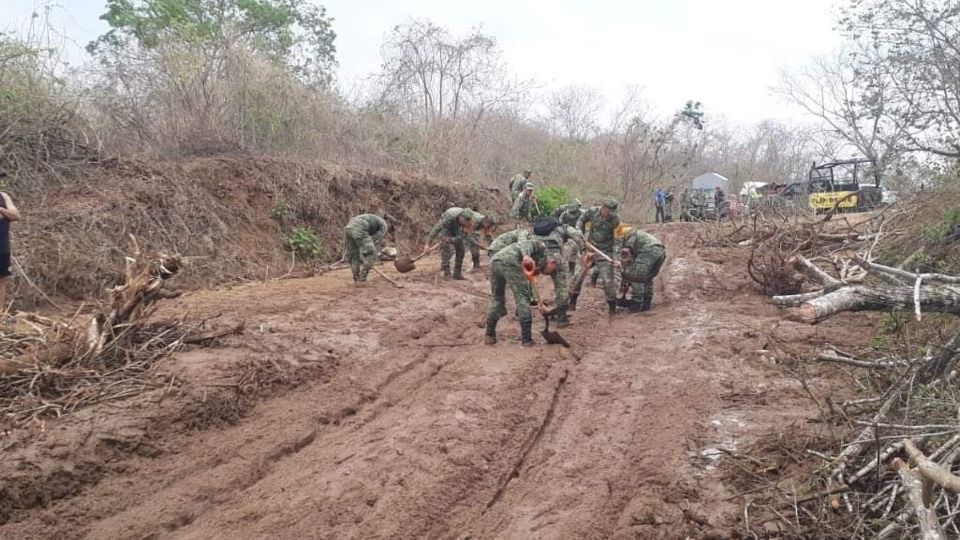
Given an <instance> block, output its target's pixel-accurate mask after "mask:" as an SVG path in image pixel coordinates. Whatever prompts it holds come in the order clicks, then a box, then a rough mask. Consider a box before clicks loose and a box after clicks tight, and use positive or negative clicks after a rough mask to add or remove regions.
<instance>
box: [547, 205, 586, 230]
mask: <svg viewBox="0 0 960 540" xmlns="http://www.w3.org/2000/svg"><path fill="white" fill-rule="evenodd" d="M554 214H555V216H556V218H557V219H559V220H560V223H563V224H564V225H569V226H571V227H576V226H577V220H578V219H580V216H582V215H583V209H581V208H580V207H579V206H577V205H576V204H565V205H563V206H561V207H559V208H557V211H556V212H554Z"/></svg>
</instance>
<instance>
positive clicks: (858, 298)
mask: <svg viewBox="0 0 960 540" xmlns="http://www.w3.org/2000/svg"><path fill="white" fill-rule="evenodd" d="M810 295H811V293H805V294H802V295H786V296H775V297H773V301H774V303H775V304H777V305H781V306H790V305H797V303H798V301H799V302H800V303H799V307H798V308H797V309H796V310H795V313H794V318H796V319H797V320H799V321H802V322H806V323H811V324H812V323H817V322H820V321H822V320H824V319H827V318H828V317H830V316H832V315H835V314H837V313H840V312H841V311H866V310H874V311H875V310H881V309H889V308H901V309H906V308H907V307H908V306H911V305H913V304H914V301H915V300H916V299H917V298H919V304H920V309H921V310H922V311H924V312H927V313H957V314H960V287H957V286H952V285H944V284H938V283H930V284H924V285H922V286H921V287H920V293H919V295H917V294H916V291H915V288H914V287H911V286H903V287H892V286H891V287H884V286H870V285H851V286H849V287H843V288H840V289H837V290H834V291H831V292H828V293H825V294H823V295H820V296H817V297H815V298H810Z"/></svg>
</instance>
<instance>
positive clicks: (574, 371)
mask: <svg viewBox="0 0 960 540" xmlns="http://www.w3.org/2000/svg"><path fill="white" fill-rule="evenodd" d="M693 227H695V225H692V224H671V225H667V226H665V227H660V228H657V229H655V230H656V233H657V234H658V235H660V236H661V237H662V238H663V239H664V241H665V244H666V246H667V250H668V254H669V255H668V260H667V262H666V264H665V266H664V269H663V271H662V274H661V277H660V278H659V279H658V280H657V293H656V297H655V301H654V302H655V307H654V310H653V311H652V312H650V313H648V314H644V315H620V316H617V317H615V318H614V319H612V320H609V319H608V318H607V316H606V314H605V310H606V306H605V304H604V302H603V299H602V292H601V291H600V290H598V289H591V288H587V289H586V290H585V291H584V295H583V297H582V298H581V301H580V306H581V309H579V310H578V311H577V312H575V314H574V324H573V326H571V327H570V328H566V329H563V330H562V331H561V332H562V333H563V335H564V336H565V337H566V338H567V339H568V340H569V341H570V342H572V343H573V349H571V350H566V349H562V348H559V347H555V346H544V345H540V346H537V347H533V348H529V349H528V348H521V347H519V345H518V344H517V340H518V337H519V336H518V334H519V329H518V328H517V323H516V320H514V319H513V318H512V317H510V318H507V319H505V320H504V321H502V322H501V325H500V331H501V342H500V343H498V344H497V345H496V346H494V347H488V346H484V345H482V344H481V343H482V333H483V329H482V328H481V326H480V324H479V322H480V321H481V320H482V318H483V312H484V309H485V307H486V303H487V301H488V296H487V294H488V291H489V282H488V281H487V279H486V276H485V275H484V274H483V273H475V274H470V275H469V279H468V280H467V281H464V282H454V281H446V280H438V279H437V261H436V258H432V259H428V260H426V261H424V262H423V263H422V264H419V265H418V269H417V270H416V271H414V272H413V273H411V274H407V275H403V276H397V277H398V278H399V279H401V280H402V281H403V282H404V284H405V287H404V288H403V289H395V288H393V287H392V286H391V285H389V284H388V283H387V282H385V281H384V280H382V279H381V278H379V277H374V278H372V279H371V282H370V284H369V286H368V287H366V288H363V289H354V288H353V287H352V286H350V284H349V273H348V272H344V271H335V272H332V273H329V274H325V275H322V276H319V277H315V278H310V279H301V280H286V281H274V282H270V283H259V284H246V285H241V286H236V287H230V288H227V289H222V290H217V291H201V292H197V293H191V294H188V295H185V296H184V297H182V298H181V299H178V300H176V301H171V302H170V303H169V304H167V306H166V308H164V309H163V310H161V312H160V313H158V316H160V317H163V316H165V315H166V316H169V315H171V314H183V313H189V314H191V316H193V317H197V318H207V317H213V316H216V315H220V317H219V318H218V319H214V321H216V324H223V325H230V324H234V323H236V322H239V321H246V323H247V328H248V331H247V332H246V334H244V335H242V336H232V337H229V338H226V339H225V340H224V341H223V343H222V346H221V348H219V349H200V350H194V351H185V352H182V353H179V354H177V355H176V356H175V357H174V358H172V359H170V360H168V361H166V362H165V363H163V364H162V365H161V369H160V370H159V371H158V373H157V377H160V378H161V380H162V381H169V383H166V384H160V385H158V389H157V390H153V391H149V392H146V393H144V394H142V395H140V396H138V397H136V398H132V399H129V400H126V401H123V402H115V403H112V404H110V405H109V406H107V405H102V406H99V405H98V406H95V407H91V408H88V409H84V410H82V411H80V412H78V413H76V414H73V415H70V416H68V417H65V418H63V419H61V420H57V421H49V422H48V423H47V424H46V425H45V426H40V425H38V426H35V428H34V429H33V430H32V431H31V432H30V433H26V432H18V433H16V434H13V435H10V436H8V437H7V438H6V439H0V445H2V446H0V452H2V454H3V455H4V456H5V459H4V460H3V462H2V464H0V466H2V468H0V476H2V477H3V478H4V479H6V481H7V483H6V487H5V488H4V489H5V491H4V492H3V493H2V494H0V500H2V501H7V503H6V504H5V505H4V506H0V521H6V523H5V524H4V525H0V536H4V537H11V538H44V537H58V538H79V537H89V538H166V537H177V538H235V537H272V538H303V537H312V538H424V537H429V538H494V537H499V538H530V537H539V538H611V537H612V538H687V537H692V538H734V537H737V536H738V534H739V532H738V531H739V529H738V521H739V520H740V519H741V516H742V515H743V506H742V501H741V500H740V499H738V498H737V495H738V494H740V492H741V491H742V488H741V487H740V486H738V485H735V484H733V483H731V480H730V479H729V478H728V475H727V474H726V473H725V472H724V470H723V468H722V467H721V468H718V467H717V464H718V463H722V462H724V461H725V460H730V461H733V458H732V457H728V456H731V455H735V454H736V453H737V452H738V451H739V450H740V449H742V448H745V447H747V446H749V445H752V444H755V443H756V441H757V440H758V439H760V438H762V437H766V436H768V434H770V433H771V432H783V431H786V430H788V427H789V426H791V425H797V424H801V425H802V424H803V423H805V422H807V421H808V420H809V419H810V418H812V417H814V416H815V411H811V408H810V406H809V403H808V398H807V392H806V390H805V387H804V384H806V385H825V386H829V384H831V383H830V381H823V380H818V379H817V378H816V377H815V376H811V377H810V378H808V379H805V380H804V381H803V383H802V384H801V382H800V381H799V380H797V379H793V378H789V377H785V376H784V372H783V371H782V369H781V367H780V366H779V365H778V362H780V361H781V360H783V359H784V358H787V357H789V356H791V355H794V354H804V353H810V352H811V351H812V350H815V349H816V348H817V347H818V346H819V345H820V344H821V343H822V342H823V341H824V340H832V339H840V340H842V342H843V343H846V344H853V345H856V343H857V342H862V341H864V340H866V339H867V336H868V335H869V332H867V331H865V328H864V327H863V326H858V325H860V324H861V319H857V318H845V317H844V316H842V315H841V316H838V317H837V318H836V319H831V320H830V321H827V322H826V323H824V324H822V325H819V326H807V325H802V324H798V323H793V322H789V321H784V320H782V319H781V317H780V313H779V312H778V311H777V310H776V309H775V308H773V307H772V306H771V305H770V304H769V303H768V302H767V300H766V299H765V298H763V297H762V296H761V295H759V294H758V293H755V292H754V291H753V289H752V286H751V285H750V282H749V278H748V277H747V275H746V272H745V265H744V257H745V256H746V253H744V252H743V251H742V250H735V249H734V250H719V249H703V248H695V247H694V246H693V245H692V238H693V237H694V234H693V233H694V229H693ZM385 268H386V271H388V272H391V273H392V270H391V269H390V268H389V267H385ZM394 275H395V274H394ZM510 311H511V312H512V311H513V310H512V309H510ZM540 324H541V323H540V322H539V321H538V322H537V326H538V327H539V326H540Z"/></svg>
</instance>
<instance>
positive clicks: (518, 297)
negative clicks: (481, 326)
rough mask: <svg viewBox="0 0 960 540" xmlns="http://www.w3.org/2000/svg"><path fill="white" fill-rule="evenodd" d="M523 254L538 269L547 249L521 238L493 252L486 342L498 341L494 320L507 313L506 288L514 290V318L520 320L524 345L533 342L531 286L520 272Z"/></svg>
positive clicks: (541, 265) (542, 262) (545, 259)
mask: <svg viewBox="0 0 960 540" xmlns="http://www.w3.org/2000/svg"><path fill="white" fill-rule="evenodd" d="M524 256H529V257H531V258H532V259H533V260H534V262H535V263H536V265H537V269H538V270H539V271H543V268H544V266H546V264H547V249H546V246H544V244H543V242H539V241H535V240H523V241H521V242H518V243H516V244H511V245H509V246H507V247H505V248H503V250H501V251H500V252H498V253H497V254H496V255H494V257H493V260H492V261H491V262H490V293H491V297H490V307H489V308H488V309H487V328H486V334H485V336H486V343H488V344H493V343H496V341H497V322H498V321H499V320H500V319H501V318H502V317H503V316H504V315H506V314H507V306H506V303H507V298H506V291H507V287H508V286H509V287H510V290H511V291H513V299H514V303H515V304H516V305H517V319H519V321H520V335H521V340H522V342H523V344H524V345H533V335H532V326H533V314H532V313H531V311H530V301H531V288H530V286H529V282H528V281H527V278H526V276H524V275H523V269H522V268H521V262H522V260H523V257H524Z"/></svg>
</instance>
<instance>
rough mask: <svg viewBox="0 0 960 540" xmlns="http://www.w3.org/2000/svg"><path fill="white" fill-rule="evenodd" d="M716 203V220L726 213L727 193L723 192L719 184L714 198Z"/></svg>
mask: <svg viewBox="0 0 960 540" xmlns="http://www.w3.org/2000/svg"><path fill="white" fill-rule="evenodd" d="M714 200H715V201H716V203H717V220H718V221H719V220H722V219H723V216H724V215H725V214H726V213H727V194H726V193H724V192H723V189H721V188H720V186H717V194H716V198H715V199H714Z"/></svg>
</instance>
